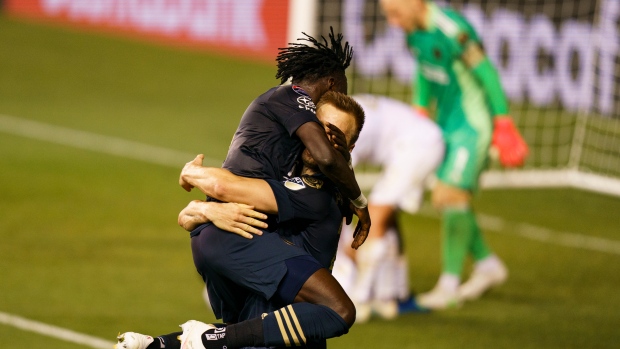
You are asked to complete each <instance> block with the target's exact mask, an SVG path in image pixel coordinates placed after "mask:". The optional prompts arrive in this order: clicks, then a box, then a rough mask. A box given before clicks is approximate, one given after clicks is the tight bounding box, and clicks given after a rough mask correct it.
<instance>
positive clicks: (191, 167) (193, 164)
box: [179, 154, 205, 191]
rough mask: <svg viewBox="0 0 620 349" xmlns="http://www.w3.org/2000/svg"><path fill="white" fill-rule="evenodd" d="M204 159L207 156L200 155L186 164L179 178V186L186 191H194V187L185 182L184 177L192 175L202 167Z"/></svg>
mask: <svg viewBox="0 0 620 349" xmlns="http://www.w3.org/2000/svg"><path fill="white" fill-rule="evenodd" d="M204 158H205V156H204V155H203V154H198V155H197V156H196V157H195V158H194V160H192V161H190V162H188V163H186V164H185V166H183V169H182V170H181V175H180V176H179V185H180V186H181V187H182V188H183V189H185V191H191V190H192V189H194V186H193V185H191V184H189V183H188V182H187V181H185V180H184V179H183V176H184V175H187V174H189V173H191V171H192V170H195V169H196V168H200V167H202V161H203V160H204Z"/></svg>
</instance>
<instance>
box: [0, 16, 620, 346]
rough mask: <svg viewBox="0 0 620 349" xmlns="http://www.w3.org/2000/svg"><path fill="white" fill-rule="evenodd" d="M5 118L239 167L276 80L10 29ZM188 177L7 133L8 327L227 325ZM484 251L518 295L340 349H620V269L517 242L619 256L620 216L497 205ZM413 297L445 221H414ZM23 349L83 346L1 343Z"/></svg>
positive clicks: (227, 63) (386, 327)
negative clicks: (556, 235)
mask: <svg viewBox="0 0 620 349" xmlns="http://www.w3.org/2000/svg"><path fill="white" fill-rule="evenodd" d="M0 67H2V71H1V73H0V114H6V115H12V116H17V117H21V118H25V119H30V120H36V121H41V122H44V123H47V124H52V125H57V126H63V127H68V128H72V129H77V130H83V131H89V132H94V133H97V134H102V135H107V136H114V137H120V138H124V139H128V140H133V141H138V142H144V143H148V144H153V145H158V146H162V147H167V148H171V149H175V150H179V151H183V152H187V153H190V154H197V153H204V154H205V155H206V156H207V157H210V158H215V159H223V157H224V155H225V153H226V149H227V147H228V144H229V142H230V139H231V137H232V134H233V132H234V129H235V127H236V125H237V123H238V120H239V117H240V115H241V113H242V112H243V110H244V109H245V107H246V106H247V104H248V103H249V102H250V101H251V100H252V99H253V98H254V97H255V96H256V95H258V94H259V93H261V92H262V91H264V90H265V89H267V88H268V87H271V86H273V85H276V84H277V81H276V80H275V78H274V75H275V68H274V66H271V65H268V64H267V65H266V64H260V63H252V62H247V61H246V62H241V61H237V60H233V59H230V58H225V57H218V56H211V55H206V54H204V53H198V52H191V51H180V50H174V49H169V48H165V47H159V46H153V45H149V44H144V43H140V42H135V41H131V40H125V39H119V38H114V37H106V36H100V35H94V34H84V33H77V32H73V31H71V30H66V29H62V28H54V27H46V26H41V25H37V24H32V23H26V22H20V21H15V20H11V19H7V18H3V17H0ZM189 160H191V159H179V163H178V166H177V167H174V166H170V167H166V166H160V165H154V164H150V163H146V162H141V161H138V160H131V159H126V158H122V157H116V156H111V155H106V154H103V153H98V152H93V151H87V150H81V149H76V148H72V147H69V146H64V145H59V144H54V143H50V142H45V141H40V140H36V139H31V138H25V137H21V136H16V135H13V134H10V133H0V168H2V171H0V179H1V180H0V241H2V243H1V244H0V312H6V313H10V314H15V315H19V316H22V317H25V318H28V319H33V320H36V321H41V322H44V323H48V324H52V325H55V326H60V327H63V328H67V329H71V330H73V331H77V332H81V333H85V334H89V335H92V336H96V337H100V338H104V339H107V340H110V341H112V340H113V339H114V337H115V335H116V334H117V333H118V332H119V331H121V332H123V331H128V330H131V331H137V332H143V333H149V334H160V333H168V332H171V331H175V330H177V329H178V327H177V325H178V324H180V323H183V322H184V321H185V320H187V319H190V318H194V319H200V320H203V321H213V320H214V319H213V316H212V314H211V313H210V312H209V311H208V310H207V308H206V307H205V305H204V303H203V301H202V298H201V288H202V285H201V281H200V279H199V277H198V275H197V274H196V272H195V270H194V267H193V263H192V260H191V253H190V250H189V239H188V235H187V234H186V233H185V232H184V231H182V229H181V228H179V227H178V226H177V225H176V216H177V213H178V211H179V210H180V209H181V208H182V207H183V206H184V205H185V204H186V203H187V202H188V201H189V200H191V199H194V198H200V197H201V195H199V194H197V193H192V194H188V193H185V192H184V191H183V190H182V189H181V188H180V187H179V186H178V184H177V178H178V173H179V171H180V169H181V166H182V165H183V164H184V163H185V162H186V161H189ZM475 205H476V207H477V209H478V211H479V212H481V213H483V214H486V215H493V216H495V217H499V218H501V219H503V220H505V221H506V222H512V223H511V224H508V225H506V227H505V229H502V230H500V231H494V230H491V229H487V230H486V231H485V233H486V236H487V238H488V240H489V242H490V244H491V245H492V246H493V248H494V249H495V251H496V252H497V253H498V255H500V256H501V257H502V258H503V259H504V260H505V261H506V264H507V265H508V267H509V268H510V279H509V281H508V282H507V283H506V284H505V285H504V286H502V287H501V288H499V289H497V290H494V291H493V292H491V293H489V294H488V295H487V296H486V297H484V298H483V299H481V300H479V301H476V302H471V303H467V304H465V306H464V307H463V308H461V309H459V310H453V311H447V312H436V313H431V314H412V315H406V316H403V317H401V318H399V319H398V320H396V321H392V322H386V321H381V320H375V321H372V322H370V323H368V324H364V325H355V326H354V327H353V328H352V329H351V332H350V333H349V334H348V335H345V336H343V337H340V338H337V339H332V340H330V341H329V342H328V343H329V346H330V347H331V348H343V349H347V348H356V349H357V348H455V347H456V348H461V347H466V348H490V347H493V348H543V347H544V348H584V347H586V348H613V347H615V346H617V343H619V342H620V332H619V331H618V324H620V314H619V312H618V309H620V296H618V291H617V290H618V289H619V288H620V274H619V273H618V265H620V255H618V254H614V253H606V252H600V251H592V250H587V249H582V248H574V247H566V246H562V245H557V244H552V243H547V242H541V241H537V240H532V239H528V238H526V237H524V236H522V235H518V234H514V233H513V230H511V229H512V228H513V227H514V225H515V224H524V223H527V224H531V225H535V226H539V227H544V228H547V229H551V230H553V231H558V232H568V233H578V234H582V235H585V236H590V237H597V238H603V239H605V240H603V241H611V242H614V241H615V242H616V243H617V241H619V240H620V236H619V235H618V226H619V224H618V219H617V213H618V212H620V200H619V199H617V198H612V197H607V196H603V195H597V194H592V193H586V192H581V191H575V190H502V191H484V192H482V193H480V195H479V196H478V197H477V198H476V200H475ZM403 223H404V224H403V227H404V230H405V232H406V241H405V242H406V245H407V250H408V253H409V256H410V260H411V266H410V268H411V270H410V274H411V280H412V288H413V289H414V290H415V291H425V290H427V289H429V288H431V287H432V286H433V284H434V282H435V281H436V278H437V275H438V273H439V258H440V257H439V233H438V232H439V220H438V219H437V218H436V217H435V216H432V215H431V216H428V215H419V216H409V215H403ZM0 343H2V346H3V347H10V348H48V349H58V348H71V349H73V348H79V347H80V346H79V345H76V344H72V343H68V342H64V341H60V340H57V339H53V338H50V337H47V336H43V335H40V334H36V333H31V332H26V331H22V330H17V329H15V328H14V327H11V326H7V325H0Z"/></svg>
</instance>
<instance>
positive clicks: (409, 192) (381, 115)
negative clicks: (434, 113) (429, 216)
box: [351, 95, 444, 213]
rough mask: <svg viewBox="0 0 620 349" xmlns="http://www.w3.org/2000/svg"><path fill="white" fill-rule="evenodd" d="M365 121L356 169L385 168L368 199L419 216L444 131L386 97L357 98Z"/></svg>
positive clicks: (440, 154)
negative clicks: (425, 188)
mask: <svg viewBox="0 0 620 349" xmlns="http://www.w3.org/2000/svg"><path fill="white" fill-rule="evenodd" d="M353 98H354V99H355V100H356V101H357V102H358V103H359V104H360V105H361V106H362V108H364V112H365V113H366V121H365V124H364V129H363V130H362V132H361V133H360V136H359V139H358V141H357V142H356V145H355V148H354V149H353V152H352V153H351V157H352V162H353V166H356V165H357V164H361V163H365V164H369V165H373V166H381V167H382V173H381V175H380V177H379V179H378V181H377V182H376V183H375V185H374V186H373V188H372V191H371V193H370V196H369V201H370V202H371V203H373V204H376V205H394V206H397V207H399V208H400V209H402V210H404V211H406V212H409V213H415V212H416V211H417V210H418V209H419V205H420V203H421V198H422V193H423V191H424V183H425V180H426V179H427V178H428V177H429V175H431V174H432V173H433V171H434V170H435V169H436V168H437V166H439V164H440V163H441V160H442V158H443V154H444V142H443V138H442V134H441V130H440V129H439V127H438V126H437V125H436V124H435V123H434V122H433V121H432V120H429V119H428V118H427V117H425V116H423V115H419V114H418V113H416V112H415V111H414V110H413V109H412V107H411V106H410V105H408V104H406V103H403V102H400V101H397V100H394V99H391V98H388V97H383V96H374V95H354V96H353Z"/></svg>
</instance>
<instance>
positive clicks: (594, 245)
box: [418, 204, 620, 255]
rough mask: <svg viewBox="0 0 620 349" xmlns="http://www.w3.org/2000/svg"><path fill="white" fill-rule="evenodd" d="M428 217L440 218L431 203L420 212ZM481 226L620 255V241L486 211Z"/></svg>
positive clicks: (567, 245) (550, 242) (496, 230)
mask: <svg viewBox="0 0 620 349" xmlns="http://www.w3.org/2000/svg"><path fill="white" fill-rule="evenodd" d="M418 213H419V214H421V215H424V216H427V217H434V218H439V214H438V212H437V211H436V210H434V209H433V208H432V207H431V206H430V205H427V204H425V205H423V206H422V208H421V209H420V211H419V212H418ZM476 217H477V218H478V224H480V228H482V229H484V230H486V231H491V232H496V233H499V234H506V235H516V236H520V237H523V238H526V239H529V240H535V241H540V242H543V243H547V244H550V245H558V246H565V247H572V248H577V249H583V250H589V251H596V252H604V253H610V254H615V255H620V241H618V240H612V239H606V238H601V237H596V236H588V235H584V234H577V233H571V232H566V231H555V230H551V229H547V228H544V227H540V226H537V225H533V224H528V223H520V222H510V221H506V220H504V219H503V218H501V217H496V216H491V215H487V214H484V213H478V214H476Z"/></svg>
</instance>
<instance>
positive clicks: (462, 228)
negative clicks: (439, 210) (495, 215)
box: [442, 208, 477, 276]
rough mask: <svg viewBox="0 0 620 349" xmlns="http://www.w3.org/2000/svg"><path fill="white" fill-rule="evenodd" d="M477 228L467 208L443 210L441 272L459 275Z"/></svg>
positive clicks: (474, 219)
mask: <svg viewBox="0 0 620 349" xmlns="http://www.w3.org/2000/svg"><path fill="white" fill-rule="evenodd" d="M476 229H477V225H476V218H475V216H474V214H473V212H472V211H471V210H470V209H469V208H447V209H445V210H444V212H443V224H442V233H443V245H442V246H443V273H444V274H452V275H456V276H460V275H461V272H462V271H463V264H464V263H465V258H466V257H467V252H468V251H469V249H470V246H471V241H472V238H473V236H474V234H475V230H476Z"/></svg>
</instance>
